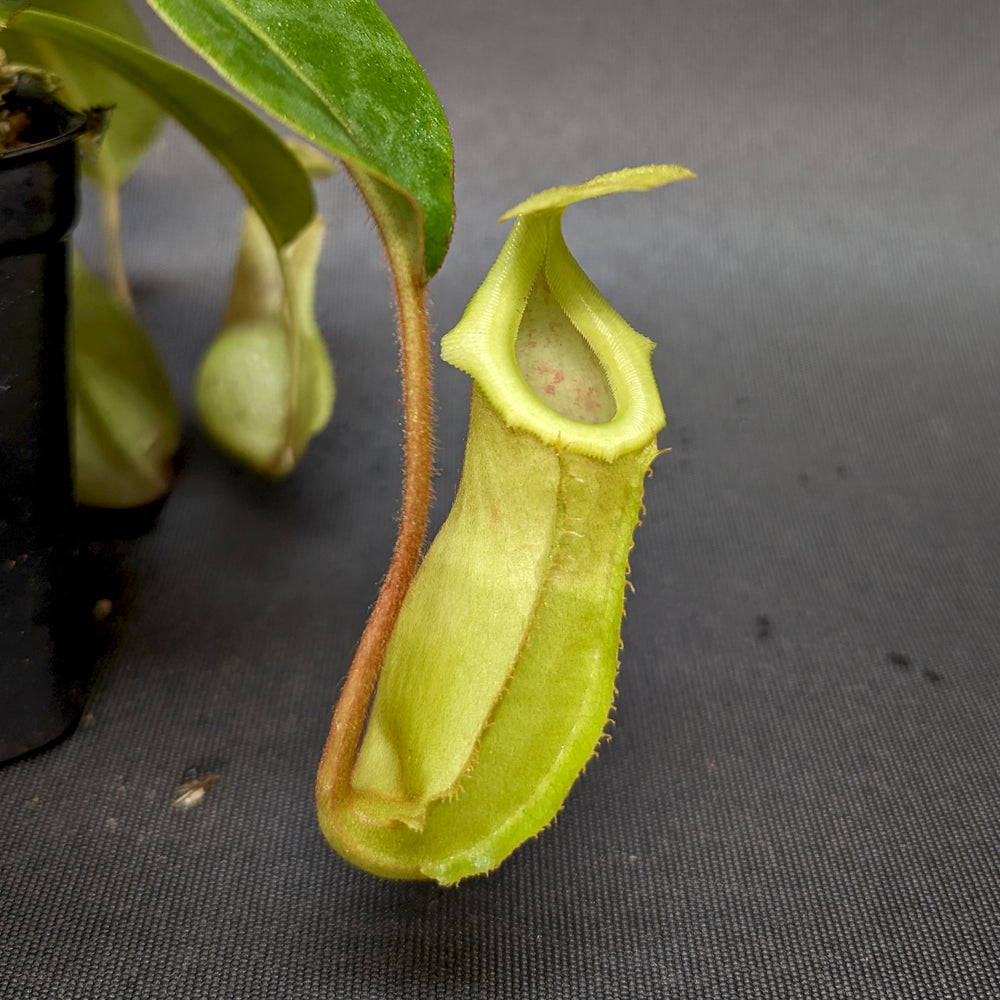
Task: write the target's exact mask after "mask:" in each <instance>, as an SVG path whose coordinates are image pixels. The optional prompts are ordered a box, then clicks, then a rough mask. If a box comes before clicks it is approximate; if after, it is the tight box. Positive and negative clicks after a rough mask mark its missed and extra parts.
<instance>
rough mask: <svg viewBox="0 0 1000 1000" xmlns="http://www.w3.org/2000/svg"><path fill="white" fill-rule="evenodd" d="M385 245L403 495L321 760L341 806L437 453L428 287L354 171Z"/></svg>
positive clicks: (416, 552)
mask: <svg viewBox="0 0 1000 1000" xmlns="http://www.w3.org/2000/svg"><path fill="white" fill-rule="evenodd" d="M348 169H349V170H350V171H351V174H352V176H353V177H354V180H355V182H356V183H357V185H358V187H359V188H360V190H361V192H362V194H363V195H364V197H365V200H366V201H367V202H368V206H369V208H370V209H371V212H372V215H373V216H374V218H375V222H376V224H377V225H378V228H379V232H380V234H381V236H382V240H383V243H384V245H385V250H386V255H387V256H388V259H389V266H390V268H391V269H392V275H393V284H394V291H395V295H396V308H397V316H396V322H397V330H398V335H399V353H400V369H401V380H402V395H403V421H404V430H403V497H402V502H401V506H400V515H399V528H398V533H397V535H396V544H395V546H394V548H393V552H392V558H391V560H390V562H389V569H388V570H387V572H386V575H385V577H384V578H383V581H382V587H381V590H380V591H379V595H378V598H377V599H376V601H375V605H374V607H373V608H372V612H371V615H370V616H369V618H368V623H367V624H366V626H365V630H364V632H363V633H362V635H361V640H360V642H359V643H358V648H357V651H356V652H355V654H354V660H353V662H352V663H351V667H350V670H349V671H348V674H347V679H346V680H345V681H344V687H343V689H342V691H341V693H340V698H339V699H338V701H337V706H336V708H335V709H334V713H333V723H332V725H331V727H330V734H329V736H328V738H327V742H326V747H325V748H324V751H323V759H322V761H321V762H320V766H319V773H318V780H317V795H320V796H324V797H332V798H333V799H335V800H343V798H344V797H346V795H347V794H348V792H349V789H350V778H351V770H352V768H353V766H354V759H355V756H356V754H357V748H358V743H359V741H360V739H361V731H362V729H363V726H364V720H365V716H366V713H367V710H368V704H369V702H370V701H371V697H372V694H373V692H374V690H375V684H376V681H377V680H378V675H379V671H380V670H381V667H382V660H383V657H384V655H385V650H386V646H387V645H388V643H389V637H390V636H391V635H392V631H393V628H394V627H395V625H396V619H397V618H398V617H399V610H400V608H401V607H402V604H403V599H404V598H405V597H406V593H407V591H408V590H409V587H410V582H411V581H412V579H413V574H414V573H415V572H416V569H417V564H418V562H419V561H420V552H421V549H422V548H423V543H424V535H425V532H426V529H427V515H428V512H429V509H430V499H431V474H432V467H433V452H434V399H433V391H432V382H431V364H430V343H429V334H428V321H427V300H426V293H425V283H424V281H423V278H422V276H421V270H422V269H421V264H422V261H421V263H417V262H416V261H415V260H414V257H413V253H412V244H410V243H409V242H408V241H407V240H406V239H405V238H400V237H401V233H400V230H399V227H398V225H397V224H396V219H395V218H394V213H393V212H392V210H391V206H389V205H387V204H386V202H385V201H383V200H382V199H381V198H380V197H379V192H378V191H377V190H376V189H374V188H373V185H372V184H371V182H370V179H369V178H366V177H365V176H364V175H360V176H359V174H360V171H357V170H354V169H351V168H350V166H349V165H348Z"/></svg>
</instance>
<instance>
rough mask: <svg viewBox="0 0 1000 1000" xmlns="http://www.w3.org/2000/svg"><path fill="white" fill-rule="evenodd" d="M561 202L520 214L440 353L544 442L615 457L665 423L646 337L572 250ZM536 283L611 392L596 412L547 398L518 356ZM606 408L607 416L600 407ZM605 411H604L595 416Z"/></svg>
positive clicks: (632, 448) (512, 421) (503, 411)
mask: <svg viewBox="0 0 1000 1000" xmlns="http://www.w3.org/2000/svg"><path fill="white" fill-rule="evenodd" d="M561 216H562V209H561V208H560V209H555V210H547V211H544V212H538V213H533V214H530V215H526V216H521V217H520V218H519V219H518V221H517V223H516V225H515V226H514V229H513V230H512V231H511V234H510V236H509V237H508V239H507V242H506V244H505V245H504V247H503V249H502V251H501V253H500V256H499V258H498V260H497V262H496V264H494V266H493V268H492V269H491V271H490V273H489V275H488V276H487V278H486V281H485V282H484V283H483V285H482V287H481V288H480V289H479V291H478V292H477V293H476V296H475V297H474V298H473V300H472V302H470V304H469V307H468V309H467V310H466V313H465V315H464V316H463V317H462V319H461V321H460V322H459V324H458V325H457V326H456V327H455V328H454V329H453V330H452V331H451V332H450V333H448V334H446V335H445V336H444V337H443V338H442V341H441V354H442V357H443V358H444V359H445V361H447V362H449V363H450V364H452V365H454V366H455V367H456V368H460V369H461V370H463V371H465V372H466V373H468V374H469V375H471V376H472V377H473V378H474V379H475V380H476V383H477V384H478V385H479V387H480V388H481V389H482V391H483V392H484V393H485V395H486V397H487V398H488V399H489V400H490V402H491V403H492V404H493V405H494V406H495V407H496V409H497V410H498V411H499V412H500V413H501V414H502V415H503V417H504V419H505V420H506V422H507V424H508V425H509V426H511V427H517V428H519V429H521V430H525V431H528V432H529V433H531V434H534V435H535V436H536V437H538V438H540V439H541V440H542V441H544V442H545V443H546V444H550V445H552V446H554V447H556V448H568V449H570V450H573V451H577V452H579V453H581V454H584V455H589V456H591V457H593V458H600V459H603V460H604V461H608V462H610V461H614V459H616V458H618V457H619V456H621V455H624V454H627V453H629V452H631V451H635V450H637V449H639V448H641V447H643V446H644V445H645V444H647V443H648V442H649V440H650V439H651V438H652V437H654V436H655V434H656V433H657V431H659V430H660V429H661V428H662V427H663V426H664V424H665V422H666V421H665V417H664V414H663V406H662V404H661V403H660V396H659V393H658V391H657V389H656V384H655V382H654V380H653V373H652V367H651V363H650V357H651V355H652V351H653V346H654V345H653V343H652V341H650V340H649V339H648V338H646V337H644V336H642V334H640V333H637V332H636V331H635V330H633V329H632V327H630V326H629V325H628V323H626V322H625V320H624V319H623V318H622V317H621V316H620V315H618V313H617V312H615V310H614V309H613V308H612V307H611V306H610V305H609V304H608V302H607V301H606V300H605V299H604V297H603V296H602V295H601V294H600V292H598V291H597V289H596V288H595V287H594V285H593V284H592V283H591V281H590V279H589V278H588V277H587V275H586V274H585V273H584V272H583V270H582V269H581V268H580V265H579V264H577V262H576V260H575V259H574V258H573V256H572V255H571V254H570V252H569V249H568V247H567V246H566V243H565V241H564V240H563V236H562V229H561V225H560V221H561ZM538 283H544V286H545V288H546V289H547V291H548V292H550V293H551V297H552V300H553V301H554V303H555V304H557V306H558V308H559V309H560V310H561V312H562V313H563V314H564V316H565V317H566V319H567V321H568V323H569V324H570V325H571V327H572V328H573V329H574V330H575V331H576V332H577V333H578V334H579V335H580V337H581V338H582V339H583V341H584V342H585V344H586V347H587V348H589V350H590V352H592V354H593V357H594V358H595V359H596V361H597V363H598V365H599V367H600V372H601V374H602V375H603V381H604V385H605V386H606V390H605V391H606V392H609V393H610V397H611V398H610V399H609V400H606V401H600V404H599V405H600V407H601V416H602V419H597V420H595V419H593V415H592V414H588V413H582V414H579V416H580V418H579V419H574V416H571V415H567V414H568V413H569V412H571V409H572V408H571V407H570V408H565V407H564V408H563V412H560V410H559V408H554V407H553V405H551V404H550V402H549V401H548V400H546V399H545V398H544V395H545V394H544V392H539V391H538V390H539V386H538V384H537V383H536V384H534V385H532V384H531V383H530V377H529V379H526V377H525V373H524V371H522V369H521V367H520V366H519V365H518V360H517V350H516V345H517V341H518V334H519V332H520V331H521V329H522V321H523V320H524V317H525V309H526V307H527V306H528V303H529V300H530V298H531V295H532V291H533V289H535V288H536V287H537V285H538ZM608 415H609V416H608ZM604 416H608V418H607V419H603V417H604Z"/></svg>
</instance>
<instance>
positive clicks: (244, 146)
mask: <svg viewBox="0 0 1000 1000" xmlns="http://www.w3.org/2000/svg"><path fill="white" fill-rule="evenodd" d="M18 7H19V5H18V3H16V2H14V0H0V27H9V26H11V25H15V24H16V26H17V27H18V28H19V29H20V30H22V31H24V32H26V33H30V34H32V35H35V36H38V37H41V38H46V39H50V40H51V41H53V42H55V43H56V44H58V45H59V46H63V45H66V46H69V47H70V48H72V49H74V50H75V51H77V52H79V53H82V54H84V55H86V56H87V57H89V58H92V59H94V60H95V61H98V62H100V63H101V64H102V65H104V66H107V67H108V68H111V69H113V70H114V71H115V72H116V73H118V74H119V75H121V76H123V77H124V78H125V79H127V80H128V81H129V82H130V83H133V84H135V85H136V86H137V87H139V88H141V89H142V90H143V91H145V93H146V94H147V95H148V96H150V97H151V98H153V99H154V100H155V101H156V102H157V103H158V104H159V105H160V107H161V108H162V109H163V110H164V111H166V112H168V113H169V114H171V115H173V116H174V118H176V119H177V121H178V122H179V123H180V124H181V125H183V126H184V128H186V129H187V130H188V131H189V132H190V133H191V134H192V135H193V136H194V137H195V138H196V139H198V140H199V141H200V142H201V143H203V144H204V145H205V146H206V148H207V149H208V151H209V152H210V153H211V154H212V155H213V156H214V157H215V158H216V159H217V160H218V161H219V163H220V164H221V165H222V166H223V167H224V168H225V169H226V170H227V171H228V172H229V174H230V176H231V177H232V178H233V180H235V181H236V183H237V184H238V185H239V186H240V187H241V188H242V189H243V191H244V193H245V194H246V196H247V199H248V200H249V201H250V204H251V205H253V207H254V208H255V209H256V210H257V212H258V213H259V214H260V216H261V219H262V220H263V221H264V224H265V226H266V227H267V230H268V232H269V233H270V234H271V238H272V239H273V240H274V242H275V244H276V245H277V246H283V245H284V244H286V243H287V242H289V241H290V240H291V239H293V238H294V237H295V236H296V234H297V233H299V232H300V231H301V230H302V228H303V227H304V226H305V225H306V224H307V223H308V222H309V220H310V219H311V218H312V217H313V215H314V214H315V207H314V199H313V192H312V185H311V184H310V181H309V177H308V175H307V174H306V172H305V170H304V169H303V167H302V166H301V164H300V163H299V161H298V160H297V159H296V157H295V155H294V153H292V151H291V150H290V149H289V148H288V147H287V146H286V145H285V143H284V142H282V141H281V139H280V138H279V137H278V136H277V135H276V134H275V133H274V132H273V131H272V130H271V129H270V128H268V126H267V125H265V124H264V123H263V122H262V121H261V120H260V119H259V118H257V116H256V115H254V114H253V113H252V112H251V111H249V110H248V109H247V108H245V107H244V106H243V105H242V104H241V103H240V102H239V101H237V100H235V99H233V98H231V97H229V96H228V95H227V94H224V93H223V92H222V91H221V90H219V89H218V88H216V87H213V86H211V85H210V84H208V83H206V82H205V81H204V80H202V79H200V78H199V77H197V76H195V75H194V74H193V73H189V72H188V71H187V70H185V69H182V68H181V67H179V66H175V65H173V63H170V62H168V61H167V60H165V59H161V58H160V57H159V56H155V55H153V54H151V53H150V52H147V51H146V50H145V49H142V48H140V47H139V46H137V45H133V44H132V43H130V42H127V41H125V40H123V39H121V38H118V37H117V36H115V35H112V34H110V33H108V32H106V31H101V30H99V29H97V28H92V27H90V26H89V25H86V24H83V23H81V22H80V21H74V20H71V19H69V18H65V17H60V16H58V15H56V14H49V13H45V12H44V11H36V10H19V9H18Z"/></svg>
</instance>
